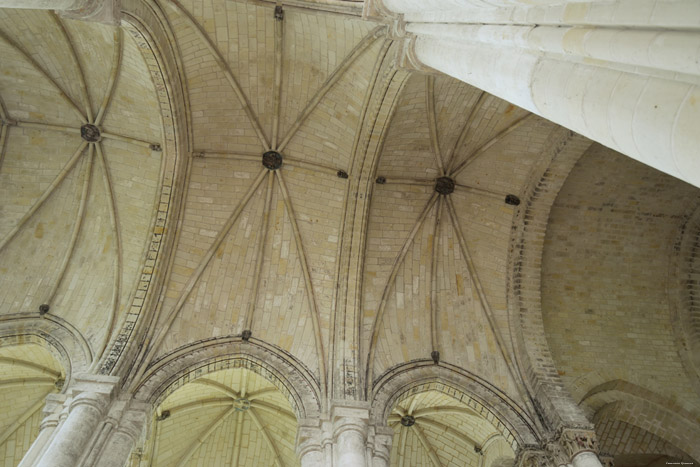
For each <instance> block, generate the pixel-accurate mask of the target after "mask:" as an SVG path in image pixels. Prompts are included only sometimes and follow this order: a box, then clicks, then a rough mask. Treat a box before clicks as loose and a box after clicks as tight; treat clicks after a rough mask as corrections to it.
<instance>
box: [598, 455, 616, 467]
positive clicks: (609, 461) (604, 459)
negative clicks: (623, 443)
mask: <svg viewBox="0 0 700 467" xmlns="http://www.w3.org/2000/svg"><path fill="white" fill-rule="evenodd" d="M598 459H600V463H601V464H603V467H615V458H614V457H613V455H612V454H607V453H603V452H601V453H600V454H598Z"/></svg>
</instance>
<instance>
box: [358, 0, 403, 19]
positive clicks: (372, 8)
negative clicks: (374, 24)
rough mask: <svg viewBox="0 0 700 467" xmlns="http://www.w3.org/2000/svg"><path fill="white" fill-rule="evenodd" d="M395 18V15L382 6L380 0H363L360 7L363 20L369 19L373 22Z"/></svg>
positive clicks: (382, 3)
mask: <svg viewBox="0 0 700 467" xmlns="http://www.w3.org/2000/svg"><path fill="white" fill-rule="evenodd" d="M397 16H399V15H398V14H397V13H394V12H393V11H391V10H389V9H388V8H387V7H385V6H384V2H382V0H365V3H364V5H363V7H362V18H363V19H371V20H374V21H386V20H389V21H391V20H393V19H394V18H396V17H397Z"/></svg>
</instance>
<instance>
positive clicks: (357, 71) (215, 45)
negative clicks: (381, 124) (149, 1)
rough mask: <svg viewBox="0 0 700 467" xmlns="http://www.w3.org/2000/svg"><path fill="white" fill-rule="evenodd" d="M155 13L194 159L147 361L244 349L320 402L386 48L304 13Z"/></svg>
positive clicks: (333, 19)
mask: <svg viewBox="0 0 700 467" xmlns="http://www.w3.org/2000/svg"><path fill="white" fill-rule="evenodd" d="M158 5H159V7H160V8H161V9H162V11H163V12H164V14H165V15H166V16H167V18H168V21H169V22H170V25H171V26H172V28H173V31H174V34H175V37H176V39H177V45H178V48H179V50H180V51H181V52H182V61H183V64H184V72H185V76H186V79H187V86H188V90H189V99H190V107H191V111H192V125H193V130H194V132H193V133H194V141H193V145H194V150H193V152H192V157H191V159H190V160H189V167H188V169H187V179H186V181H185V190H186V192H185V200H184V211H183V217H182V220H181V228H180V230H179V231H178V238H177V240H176V251H175V253H174V255H175V256H174V261H173V265H172V268H171V270H170V275H169V279H168V282H167V286H166V287H167V288H166V291H165V300H164V301H163V304H162V307H161V308H160V310H159V317H158V326H157V329H158V332H155V333H154V335H153V337H152V340H151V343H150V350H149V351H148V352H149V353H148V356H147V359H150V358H152V357H155V356H157V355H162V354H164V353H166V352H168V351H170V350H172V349H174V348H176V347H177V346H180V345H182V344H184V343H187V342H192V341H196V340H198V339H202V338H206V337H211V336H214V337H216V336H224V335H241V336H245V338H246V339H253V340H254V339H261V340H264V341H266V342H269V343H271V344H273V345H276V346H278V347H279V348H281V349H282V350H284V351H288V352H291V353H292V354H294V355H295V356H296V357H297V358H299V359H300V360H301V361H302V362H303V363H304V364H305V365H307V366H308V367H309V368H310V369H312V371H313V372H314V373H315V375H316V377H317V378H318V380H319V381H320V382H321V387H322V388H323V389H322V390H323V391H324V392H325V380H326V366H327V361H328V349H329V341H330V332H329V329H330V322H331V310H332V306H333V305H332V299H333V290H334V288H335V286H334V283H333V279H334V276H335V273H336V268H337V264H336V261H337V258H336V255H337V254H338V252H337V248H338V247H337V244H338V238H339V235H340V232H341V221H342V210H341V208H342V203H343V198H344V196H345V192H346V190H347V185H348V177H349V176H350V175H349V172H350V167H351V166H352V154H353V151H352V146H353V144H354V143H353V142H354V140H355V137H356V132H357V131H358V126H359V123H360V112H361V109H362V107H363V97H364V95H365V93H366V92H367V87H368V85H369V83H368V81H367V76H368V75H369V74H370V71H371V69H372V68H373V67H374V64H375V62H376V61H377V58H378V54H379V51H380V50H381V49H382V43H383V42H384V39H383V38H380V37H379V34H378V32H379V31H380V30H379V29H377V28H376V27H375V26H374V25H372V24H371V23H367V22H363V21H361V20H360V19H352V18H344V17H341V16H337V15H326V14H319V13H318V12H310V11H307V10H305V9H293V8H289V9H286V8H285V9H283V8H278V9H275V7H274V6H273V5H267V4H255V3H243V2H240V3H239V2H225V3H223V4H221V5H217V8H215V9H212V8H209V7H208V5H207V4H206V3H201V2H191V1H183V2H175V1H173V2H158ZM243 19H245V20H243ZM329 31H334V32H335V33H334V34H333V35H329ZM319 35H320V36H323V37H324V40H321V41H319V40H318V38H319ZM326 35H328V37H330V38H331V39H329V40H325V37H326ZM265 153H269V154H267V155H266V156H265V157H264V156H263V154H265ZM265 161H267V162H265ZM245 331H247V332H246V333H244V332H245Z"/></svg>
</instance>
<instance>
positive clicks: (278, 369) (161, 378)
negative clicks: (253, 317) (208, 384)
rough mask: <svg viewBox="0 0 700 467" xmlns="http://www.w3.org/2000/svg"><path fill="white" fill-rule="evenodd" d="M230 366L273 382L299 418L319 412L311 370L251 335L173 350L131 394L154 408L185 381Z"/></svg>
mask: <svg viewBox="0 0 700 467" xmlns="http://www.w3.org/2000/svg"><path fill="white" fill-rule="evenodd" d="M228 368H246V369H248V370H250V371H253V372H255V373H257V374H259V375H260V376H262V377H264V378H265V379H267V380H268V381H270V382H271V383H272V384H274V385H275V386H276V387H277V388H278V389H279V390H280V392H282V394H284V395H285V396H286V397H287V399H288V400H289V403H290V405H291V406H292V409H293V410H294V414H295V415H296V417H297V420H303V419H307V418H318V417H319V416H320V414H321V398H320V394H321V392H320V387H319V384H318V381H317V378H316V377H315V376H314V375H313V374H312V373H311V371H310V370H309V369H308V368H306V367H305V366H304V365H303V363H301V362H300V361H298V360H296V359H295V358H294V357H293V356H292V355H290V354H287V353H286V352H284V351H283V350H281V349H278V348H276V347H274V346H272V345H269V344H266V343H265V342H263V341H261V340H257V339H253V338H251V339H250V340H249V341H243V340H242V338H241V337H224V338H212V339H207V340H205V341H200V342H197V343H194V344H189V345H186V346H183V347H180V348H179V349H176V350H175V351H173V352H171V353H169V354H168V355H166V356H164V357H161V358H160V359H158V360H157V361H155V362H153V363H152V364H151V368H149V369H148V370H147V371H146V373H145V375H144V377H143V379H142V380H141V381H140V382H139V383H138V385H137V386H136V389H135V390H134V398H135V399H137V400H139V401H143V402H148V403H150V404H151V405H152V406H153V407H155V406H157V405H158V404H160V403H161V402H162V401H163V400H164V399H165V398H166V397H167V396H168V395H169V394H171V393H172V392H174V391H175V390H176V389H179V388H180V387H182V386H183V385H185V384H187V383H188V382H189V381H192V380H194V379H196V378H199V377H200V376H204V375H206V374H208V373H212V372H214V371H219V370H224V369H228Z"/></svg>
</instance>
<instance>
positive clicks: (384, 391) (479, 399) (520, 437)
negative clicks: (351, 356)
mask: <svg viewBox="0 0 700 467" xmlns="http://www.w3.org/2000/svg"><path fill="white" fill-rule="evenodd" d="M429 390H436V391H439V392H442V393H444V394H447V395H450V396H452V397H454V398H455V399H457V400H459V401H460V402H462V403H464V404H466V405H467V406H469V407H470V408H472V409H474V411H475V412H477V413H479V414H481V416H483V417H484V418H485V419H486V420H488V421H489V422H491V423H492V424H493V425H494V426H495V427H496V429H497V430H498V431H499V432H500V433H501V434H502V435H503V437H504V438H505V440H506V441H507V442H508V443H509V444H510V445H511V446H512V447H513V449H514V450H515V449H517V448H525V447H531V446H539V444H540V442H541V440H542V434H540V433H538V432H537V431H536V428H535V425H534V424H533V423H532V421H531V420H530V419H529V417H528V416H527V413H526V412H525V410H523V408H521V407H519V406H518V405H517V404H516V403H515V402H513V401H512V400H510V399H509V398H508V396H506V395H505V394H504V393H502V392H501V391H499V390H498V388H496V387H495V386H493V385H491V384H489V383H488V382H486V381H483V380H482V379H481V378H479V377H478V376H476V375H473V374H471V373H470V372H468V371H466V370H464V369H462V368H459V367H457V366H454V365H450V364H445V363H440V364H439V365H435V364H434V363H433V361H432V360H425V361H414V362H410V363H404V364H401V365H398V366H395V367H393V368H391V369H390V370H388V371H387V372H385V373H384V374H383V375H381V376H380V377H379V378H377V380H376V381H375V383H374V385H373V388H372V393H371V396H370V398H369V402H370V419H371V422H372V424H374V425H375V426H384V425H386V420H387V418H388V417H389V414H390V412H391V409H392V408H393V407H394V405H395V404H396V402H398V401H399V400H400V399H401V398H403V397H405V396H407V395H410V394H417V393H420V392H425V391H429Z"/></svg>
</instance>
